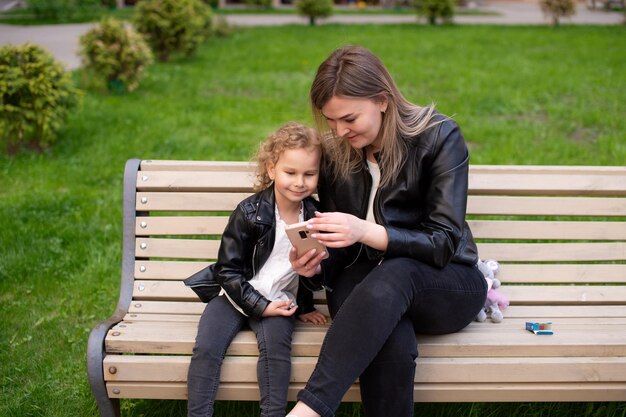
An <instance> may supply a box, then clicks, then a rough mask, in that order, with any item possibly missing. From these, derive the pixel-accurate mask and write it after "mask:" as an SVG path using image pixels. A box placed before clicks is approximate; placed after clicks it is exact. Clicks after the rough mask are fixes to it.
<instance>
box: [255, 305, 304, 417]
mask: <svg viewBox="0 0 626 417" xmlns="http://www.w3.org/2000/svg"><path fill="white" fill-rule="evenodd" d="M249 324H250V327H251V328H252V330H253V331H254V332H255V333H256V337H257V341H258V345H259V353H260V355H259V361H258V363H257V379H258V381H259V390H260V392H261V401H260V406H261V416H262V417H284V416H285V407H287V390H288V389H289V379H290V377H291V336H292V334H293V326H294V318H293V317H279V316H276V317H265V318H262V319H261V320H256V319H250V320H249Z"/></svg>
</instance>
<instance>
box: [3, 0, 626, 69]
mask: <svg viewBox="0 0 626 417" xmlns="http://www.w3.org/2000/svg"><path fill="white" fill-rule="evenodd" d="M481 9H482V10H489V11H494V12H496V13H498V15H494V16H468V15H459V16H456V17H455V18H454V21H455V22H456V23H459V24H494V25H540V24H546V23H547V21H546V19H545V18H544V16H543V15H542V14H541V11H540V9H539V6H538V5H537V4H536V3H534V2H530V1H524V2H511V3H507V2H492V3H489V4H487V5H485V6H484V7H481ZM226 18H227V20H228V22H229V23H231V24H233V25H237V26H270V25H290V24H302V25H306V24H308V20H307V19H306V18H303V17H300V16H297V15H269V14H263V15H247V14H238V15H228V16H226ZM416 22H417V18H416V17H415V16H413V15H358V16H357V15H335V16H332V17H330V18H328V19H323V20H320V21H319V23H320V24H332V23H342V24H358V23H378V24H391V23H407V24H408V23H416ZM623 22H624V17H623V15H622V14H621V13H615V12H613V13H611V12H605V11H601V10H593V11H592V10H588V9H587V8H585V7H584V6H583V5H580V4H579V5H578V10H577V13H576V15H575V16H572V17H571V18H568V19H563V20H562V23H563V24H597V25H617V24H621V23H623ZM92 26H93V24H92V23H81V24H69V25H43V26H14V25H5V24H0V45H3V44H21V43H25V42H33V43H36V44H38V45H41V46H43V47H44V48H46V49H47V50H49V51H50V52H51V53H52V54H53V55H54V56H55V57H56V58H57V59H59V60H60V61H61V62H63V63H64V64H65V66H66V68H68V69H75V68H78V67H79V66H80V59H79V58H78V56H77V50H78V38H79V37H80V35H82V34H84V33H86V32H87V31H88V30H89V28H91V27H92Z"/></svg>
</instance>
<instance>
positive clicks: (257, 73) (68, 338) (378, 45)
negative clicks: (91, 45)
mask: <svg viewBox="0 0 626 417" xmlns="http://www.w3.org/2000/svg"><path fill="white" fill-rule="evenodd" d="M346 43H357V44H362V45H365V46H367V47H369V48H371V49H372V50H373V51H374V52H375V53H377V54H378V55H379V56H380V57H381V58H382V59H383V60H384V61H385V62H386V63H387V65H388V67H389V69H390V71H391V72H392V74H393V75H394V76H395V79H396V80H397V82H398V84H399V86H400V88H401V90H402V91H403V92H404V94H405V95H406V97H407V98H408V99H409V100H412V101H414V102H417V103H421V104H428V103H430V102H435V103H436V104H437V107H438V108H439V110H440V111H442V112H443V113H446V114H449V115H453V116H454V118H455V119H456V120H457V121H458V122H459V123H460V125H461V127H462V130H463V132H464V135H465V137H466V139H467V141H468V143H469V146H470V149H471V153H472V156H471V162H472V163H473V164H564V165H567V164H573V165H624V162H625V161H626V117H625V116H626V113H625V107H624V105H625V103H626V59H625V58H626V53H625V52H624V51H626V27H589V26H584V27H583V26H566V27H561V28H558V29H553V28H548V27H496V26H447V27H426V26H412V25H398V26H388V25H385V26H376V25H367V26H353V25H350V26H337V25H330V26H320V27H307V26H293V27H270V28H255V29H246V30H241V31H240V32H237V33H236V34H235V35H234V36H232V37H231V38H228V39H215V40H210V41H209V42H208V43H207V44H206V45H204V46H203V47H202V49H201V50H200V51H199V53H198V55H197V56H196V57H193V58H188V59H182V60H179V61H175V62H172V63H168V64H158V65H155V66H153V67H150V69H149V73H148V76H147V78H146V80H145V81H144V82H143V84H142V85H141V86H140V87H139V89H138V90H137V91H135V92H134V93H132V94H129V95H122V96H120V95H111V94H109V93H107V92H106V91H105V90H103V89H102V88H101V87H100V86H99V85H98V84H97V83H94V82H92V81H89V79H88V78H87V77H86V76H85V75H84V74H81V73H76V74H75V79H76V80H77V83H79V84H80V85H81V87H82V88H83V89H85V90H86V94H85V97H84V100H83V104H82V106H81V108H79V109H77V110H75V111H74V112H73V113H72V115H71V117H70V118H69V120H68V123H67V124H66V126H65V128H64V129H63V131H62V132H60V138H59V142H58V143H57V144H56V145H55V146H54V147H53V148H51V149H50V150H49V151H47V152H46V153H44V154H31V153H28V152H22V153H20V154H18V155H17V156H16V157H13V158H7V157H5V156H0V183H1V184H2V188H1V189H0V247H1V248H2V254H1V256H0V312H1V314H2V315H1V317H0V318H1V320H0V364H1V365H0V366H1V369H2V371H1V372H0V387H1V389H2V401H0V415H1V416H8V417H9V416H10V417H22V416H55V417H57V416H72V417H76V416H92V415H96V410H95V403H94V401H93V399H92V396H91V392H90V389H89V386H88V382H87V374H86V366H85V352H86V345H87V336H88V333H89V331H90V329H91V328H92V327H93V326H94V325H95V324H96V323H97V322H98V321H101V320H103V319H105V318H107V317H108V316H109V315H110V314H111V313H112V311H113V309H114V307H115V305H116V303H117V297H118V293H119V279H120V268H121V232H122V226H121V224H122V212H121V194H122V171H123V167H124V163H125V161H126V160H127V159H128V158H150V159H166V158H167V159H174V158H175V159H211V160H246V159H248V158H249V156H250V155H251V154H252V152H253V148H254V147H255V146H256V144H257V143H258V142H259V141H260V140H262V139H263V138H264V136H265V135H266V134H267V133H268V132H270V131H272V130H274V129H275V128H276V127H278V126H279V125H280V124H282V123H283V122H286V121H288V120H300V121H305V122H310V120H311V118H310V115H309V109H308V104H307V103H308V101H307V93H308V88H309V86H310V82H311V80H312V77H313V74H314V72H315V70H316V68H317V65H318V64H319V63H320V62H321V61H322V60H323V58H324V57H326V56H327V54H328V53H329V52H330V51H331V50H332V49H334V48H336V47H338V46H341V45H344V44H346ZM497 397H498V393H497V392H494V399H497ZM123 408H124V415H125V416H133V417H139V416H157V417H166V416H168V417H169V416H174V415H178V416H182V415H184V410H185V403H184V402H182V401H124V402H123ZM218 410H219V411H218V413H217V414H216V415H217V416H229V417H238V416H251V415H255V414H256V413H257V411H256V410H257V406H256V404H254V403H220V404H219V405H218ZM416 410H418V411H419V415H423V416H429V417H433V416H435V417H436V416H476V417H478V416H481V417H483V416H492V417H495V416H506V417H509V416H512V417H526V416H529V417H547V416H554V417H557V416H558V417H566V416H568V417H569V416H587V417H624V416H625V415H626V405H625V404H624V403H621V404H618V403H598V404H583V403H580V404H579V403H573V404H552V403H550V404H540V403H530V404H499V403H495V404H420V405H416ZM339 415H340V416H358V415H359V411H358V406H352V405H345V406H342V408H341V410H340V413H339Z"/></svg>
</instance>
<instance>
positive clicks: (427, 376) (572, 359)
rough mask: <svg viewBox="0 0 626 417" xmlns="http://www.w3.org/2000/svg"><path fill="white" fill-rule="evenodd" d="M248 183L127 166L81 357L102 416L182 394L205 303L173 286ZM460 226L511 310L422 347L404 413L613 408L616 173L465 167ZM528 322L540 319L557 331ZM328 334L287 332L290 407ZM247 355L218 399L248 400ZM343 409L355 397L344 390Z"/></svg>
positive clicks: (211, 171) (212, 251)
mask: <svg viewBox="0 0 626 417" xmlns="http://www.w3.org/2000/svg"><path fill="white" fill-rule="evenodd" d="M250 172H251V166H250V164H248V163H245V162H193V161H139V160H130V161H128V163H127V165H126V171H125V174H124V232H123V261H122V284H121V293H120V298H119V304H118V306H117V309H116V311H115V313H114V314H113V316H112V317H111V318H109V319H108V320H106V321H104V322H102V323H100V324H98V325H97V326H96V327H95V328H94V329H93V330H92V332H91V334H90V337H89V346H88V355H87V356H88V373H89V380H90V384H91V387H92V390H93V393H94V396H95V398H96V400H97V403H98V405H99V407H100V411H101V414H102V415H103V416H114V415H119V399H121V398H148V399H185V398H186V392H187V389H186V376H187V368H188V365H189V359H190V354H191V350H192V347H193V345H194V340H195V336H196V326H197V322H198V319H199V317H200V314H201V313H202V310H203V308H204V304H203V303H201V302H199V301H198V299H197V298H196V296H195V294H194V293H193V292H192V291H191V290H190V289H188V288H187V287H185V286H184V284H183V283H182V280H183V279H184V278H186V277H188V276H190V275H191V274H192V273H194V272H196V271H198V270H200V269H201V268H203V267H204V266H205V265H208V264H209V263H210V262H212V261H214V259H215V256H216V253H217V250H218V246H219V237H220V234H221V232H222V230H223V228H224V226H225V224H226V220H227V216H228V212H229V211H230V210H232V209H233V208H234V207H235V205H236V204H237V203H238V202H239V201H240V200H241V199H242V198H244V196H246V195H249V194H250V193H251V176H250ZM468 217H469V219H470V220H471V221H470V223H471V227H472V230H473V232H474V235H475V237H476V239H477V241H478V242H479V247H480V254H481V257H482V258H483V259H487V258H494V259H497V260H498V261H500V263H501V265H502V267H501V271H500V273H499V275H498V277H499V278H500V279H501V281H502V288H501V289H502V291H503V292H504V293H505V294H506V295H507V296H508V297H509V298H510V300H511V306H510V307H509V308H508V309H506V310H505V311H504V316H505V318H504V321H503V322H502V323H499V324H495V323H492V322H490V321H489V320H487V321H486V322H483V323H479V322H474V323H472V324H471V325H470V326H469V327H468V328H466V329H464V330H463V331H461V332H459V333H456V334H451V335H445V336H421V335H419V336H418V340H419V344H420V355H421V356H420V358H419V359H418V361H417V372H416V377H415V401H416V402H448V401H452V402H489V401H498V402H506V401H626V285H625V284H626V262H625V261H626V221H625V220H626V167H566V166H561V167H559V166H545V167H540V166H471V167H470V198H469V202H468ZM316 296H317V298H318V301H319V303H320V305H319V308H320V309H321V310H322V311H324V312H326V313H327V309H326V307H325V305H324V293H323V292H318V293H316ZM527 321H551V322H552V323H553V330H554V334H553V335H550V336H546V335H542V336H540V335H535V334H533V333H531V332H529V331H527V330H525V322H527ZM325 331H326V327H316V326H313V325H306V324H303V323H299V324H298V325H297V328H296V333H295V335H294V338H293V339H294V342H293V372H292V384H291V387H290V393H289V396H290V398H291V399H295V396H296V393H297V392H298V390H299V389H300V388H302V387H303V385H304V383H305V382H306V380H307V378H308V376H309V375H310V373H311V372H312V369H313V367H314V365H315V363H316V361H317V355H318V353H319V350H320V345H321V343H322V340H323V338H324V334H325ZM257 355H258V351H257V346H256V340H255V337H254V335H253V334H252V332H251V331H242V332H241V333H240V334H239V335H238V336H237V337H236V338H235V341H234V343H233V344H232V346H231V348H230V349H229V351H228V357H227V359H226V361H225V363H224V366H223V372H222V383H221V385H220V389H219V394H218V397H219V399H222V400H258V396H259V393H258V389H257V383H256V361H257ZM494 390H497V394H494ZM344 400H345V401H348V402H352V401H355V402H356V401H359V400H360V398H359V391H358V385H357V384H356V383H355V385H354V386H353V387H352V388H351V389H350V391H349V392H348V393H347V394H346V396H345V399H344Z"/></svg>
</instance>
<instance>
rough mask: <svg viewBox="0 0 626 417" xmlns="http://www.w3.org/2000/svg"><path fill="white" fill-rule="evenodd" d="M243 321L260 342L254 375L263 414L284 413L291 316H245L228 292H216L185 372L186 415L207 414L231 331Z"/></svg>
mask: <svg viewBox="0 0 626 417" xmlns="http://www.w3.org/2000/svg"><path fill="white" fill-rule="evenodd" d="M246 324H248V325H249V326H250V328H252V330H253V331H254V333H255V334H256V337H257V342H258V346H259V361H258V363H257V379H258V381H259V390H260V392H261V401H260V406H261V416H262V417H284V415H285V408H286V407H287V390H288V388H289V378H290V376H291V337H292V334H293V326H294V318H293V317H280V316H278V317H265V318H262V319H254V318H248V317H246V316H244V315H243V314H241V313H240V312H239V311H237V310H236V309H235V308H234V307H233V306H232V304H230V301H228V299H227V298H226V297H223V296H222V297H215V298H214V299H212V300H211V301H210V302H209V303H208V304H207V305H206V307H205V308H204V312H203V313H202V317H201V318H200V323H199V324H198V335H197V336H196V344H195V346H194V348H193V355H192V357H191V363H190V365H189V372H188V375H187V391H188V398H189V400H188V402H187V415H188V416H189V417H210V416H212V415H213V405H214V403H215V396H216V395H217V388H218V386H219V382H220V369H221V366H222V361H223V360H224V355H225V354H226V350H227V349H228V346H230V344H231V342H232V340H233V338H234V337H235V335H236V334H237V333H238V332H239V330H241V329H242V328H243V327H244V326H245V325H246Z"/></svg>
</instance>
